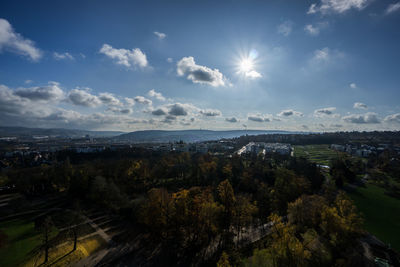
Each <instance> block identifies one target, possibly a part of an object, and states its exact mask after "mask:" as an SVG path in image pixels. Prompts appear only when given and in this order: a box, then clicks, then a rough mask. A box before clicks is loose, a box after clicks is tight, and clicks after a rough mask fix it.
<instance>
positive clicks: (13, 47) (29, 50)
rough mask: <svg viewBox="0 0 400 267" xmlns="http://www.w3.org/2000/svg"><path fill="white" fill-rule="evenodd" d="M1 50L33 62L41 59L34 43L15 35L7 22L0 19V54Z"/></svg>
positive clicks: (40, 53)
mask: <svg viewBox="0 0 400 267" xmlns="http://www.w3.org/2000/svg"><path fill="white" fill-rule="evenodd" d="M3 50H6V51H10V52H13V53H16V54H19V55H23V56H26V57H28V58H30V59H31V60H33V61H38V60H39V59H40V58H41V57H42V52H41V51H40V50H39V49H38V48H36V47H35V44H34V42H32V41H31V40H29V39H25V38H24V37H23V36H22V35H20V34H19V33H16V32H15V31H14V29H13V27H12V26H11V24H10V23H9V22H8V21H7V20H5V19H1V18H0V53H1V52H2V51H3Z"/></svg>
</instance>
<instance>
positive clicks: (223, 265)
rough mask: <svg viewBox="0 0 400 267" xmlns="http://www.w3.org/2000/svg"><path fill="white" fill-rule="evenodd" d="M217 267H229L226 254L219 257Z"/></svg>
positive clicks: (223, 253)
mask: <svg viewBox="0 0 400 267" xmlns="http://www.w3.org/2000/svg"><path fill="white" fill-rule="evenodd" d="M217 267H231V265H230V263H229V256H228V254H226V252H225V251H224V252H222V254H221V257H220V258H219V260H218V262H217Z"/></svg>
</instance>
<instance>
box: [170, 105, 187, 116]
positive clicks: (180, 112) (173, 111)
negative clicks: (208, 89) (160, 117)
mask: <svg viewBox="0 0 400 267" xmlns="http://www.w3.org/2000/svg"><path fill="white" fill-rule="evenodd" d="M188 113H189V110H188V107H187V106H186V105H185V104H181V103H175V104H172V105H170V106H169V111H168V114H169V115H172V116H186V115H188Z"/></svg>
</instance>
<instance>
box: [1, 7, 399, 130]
mask: <svg viewBox="0 0 400 267" xmlns="http://www.w3.org/2000/svg"><path fill="white" fill-rule="evenodd" d="M399 25H400V2H399V1H392V0H390V1H389V0H388V1H386V0H380V1H378V0H375V1H373V0H311V1H305V0H304V1H301V0H296V1H279V0H276V1H238V0H232V1H223V0H221V1H39V2H36V1H25V2H24V1H1V3H0V125H3V126H6V125H7V126H11V125H13V126H29V127H64V128H81V129H98V130H100V129H101V130H123V131H134V130H143V129H199V128H202V129H243V128H244V127H247V128H249V129H283V130H303V131H342V130H399V128H400V103H399V99H400V92H399V82H400V78H399V77H400V66H399V65H400V63H399V62H400V49H399V47H400V30H399Z"/></svg>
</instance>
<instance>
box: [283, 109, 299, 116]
mask: <svg viewBox="0 0 400 267" xmlns="http://www.w3.org/2000/svg"><path fill="white" fill-rule="evenodd" d="M278 116H280V117H290V116H297V117H302V116H303V113H301V112H299V111H295V110H293V109H286V110H282V111H281V112H279V113H278Z"/></svg>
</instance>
